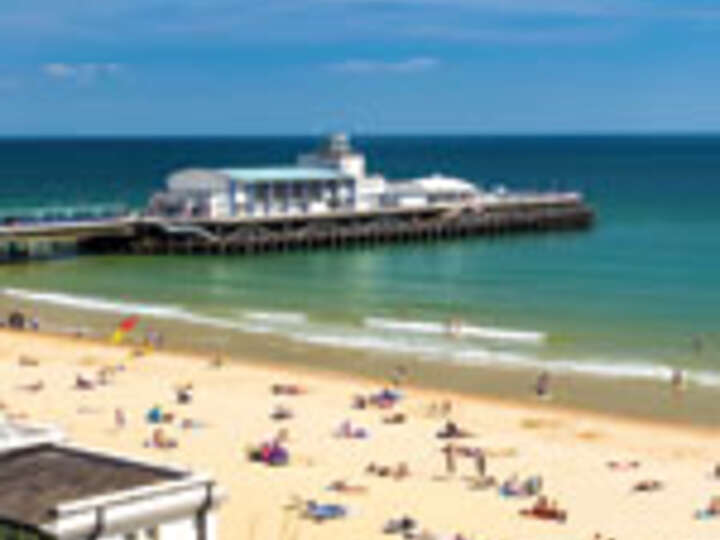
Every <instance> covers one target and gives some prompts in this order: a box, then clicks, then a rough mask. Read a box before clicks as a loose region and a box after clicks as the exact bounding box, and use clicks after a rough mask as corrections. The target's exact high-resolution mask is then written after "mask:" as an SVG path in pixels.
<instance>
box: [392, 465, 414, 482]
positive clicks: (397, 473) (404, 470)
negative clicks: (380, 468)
mask: <svg viewBox="0 0 720 540" xmlns="http://www.w3.org/2000/svg"><path fill="white" fill-rule="evenodd" d="M408 476H410V467H408V465H407V463H405V462H404V461H402V462H400V463H398V464H397V466H396V467H395V470H393V471H392V478H393V480H404V479H405V478H407V477H408Z"/></svg>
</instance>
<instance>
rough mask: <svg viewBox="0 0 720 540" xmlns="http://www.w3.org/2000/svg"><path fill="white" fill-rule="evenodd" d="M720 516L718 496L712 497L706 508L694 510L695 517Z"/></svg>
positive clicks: (719, 499)
mask: <svg viewBox="0 0 720 540" xmlns="http://www.w3.org/2000/svg"><path fill="white" fill-rule="evenodd" d="M717 516H720V497H717V496H715V497H712V498H711V499H710V502H709V503H708V505H707V507H706V508H703V509H702V510H698V511H697V512H695V519H708V518H714V517H717Z"/></svg>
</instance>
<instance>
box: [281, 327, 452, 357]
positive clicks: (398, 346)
mask: <svg viewBox="0 0 720 540" xmlns="http://www.w3.org/2000/svg"><path fill="white" fill-rule="evenodd" d="M290 338H291V339H293V340H294V341H297V342H300V343H308V344H310V345H321V346H327V347H339V348H346V349H360V350H373V351H380V352H387V353H402V354H415V355H419V356H432V355H438V356H439V355H442V354H444V353H446V352H447V349H446V348H444V347H441V346H438V345H429V344H424V343H409V342H406V341H402V340H392V339H386V338H383V337H382V336H374V335H369V334H360V335H348V334H346V333H343V334H340V333H338V334H329V333H314V334H313V333H310V332H303V333H299V332H297V333H293V334H290Z"/></svg>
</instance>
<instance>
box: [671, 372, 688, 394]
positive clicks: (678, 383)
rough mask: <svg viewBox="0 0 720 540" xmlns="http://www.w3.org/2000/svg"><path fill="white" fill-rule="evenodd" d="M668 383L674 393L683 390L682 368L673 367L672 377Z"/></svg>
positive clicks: (684, 386)
mask: <svg viewBox="0 0 720 540" xmlns="http://www.w3.org/2000/svg"><path fill="white" fill-rule="evenodd" d="M670 384H671V385H672V388H673V390H674V392H675V393H676V394H681V393H682V392H684V391H685V388H686V385H685V374H684V373H683V370H682V369H677V368H676V369H674V370H673V372H672V377H671V378H670Z"/></svg>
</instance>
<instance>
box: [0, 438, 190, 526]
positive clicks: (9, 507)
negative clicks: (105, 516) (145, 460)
mask: <svg viewBox="0 0 720 540" xmlns="http://www.w3.org/2000/svg"><path fill="white" fill-rule="evenodd" d="M184 476H185V475H184V474H183V473H181V472H178V471H174V470H171V469H164V468H160V467H152V466H150V465H144V464H140V463H135V462H131V461H125V460H122V459H120V458H114V457H110V456H105V455H102V454H97V453H93V452H89V451H82V450H77V449H74V448H70V447H65V446H55V445H51V444H46V445H40V446H33V447H27V448H23V449H19V450H16V451H12V452H8V453H5V454H0V519H3V518H4V519H7V520H11V521H14V522H19V523H24V524H28V525H33V526H40V525H42V524H44V523H47V522H48V521H51V520H52V519H53V518H54V516H53V510H54V509H55V508H56V507H57V506H58V505H60V504H64V503H68V502H72V501H78V500H81V499H85V498H89V497H96V496H100V495H108V494H110V493H114V492H118V491H123V490H128V489H133V488H138V487H141V486H148V485H152V484H158V483H161V482H167V481H171V480H178V479H181V478H183V477H184Z"/></svg>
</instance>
